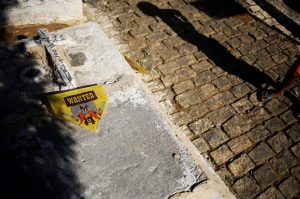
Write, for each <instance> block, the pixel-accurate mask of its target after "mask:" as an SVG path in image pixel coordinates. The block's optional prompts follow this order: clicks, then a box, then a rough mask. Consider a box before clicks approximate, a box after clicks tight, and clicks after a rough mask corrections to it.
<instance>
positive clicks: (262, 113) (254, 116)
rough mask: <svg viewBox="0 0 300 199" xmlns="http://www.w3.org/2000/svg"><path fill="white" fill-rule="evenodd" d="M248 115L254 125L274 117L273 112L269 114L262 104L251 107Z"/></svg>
mask: <svg viewBox="0 0 300 199" xmlns="http://www.w3.org/2000/svg"><path fill="white" fill-rule="evenodd" d="M247 116H248V117H249V118H250V119H251V120H252V122H253V124H254V125H256V124H259V123H262V122H264V121H266V120H267V119H269V118H271V117H272V115H271V114H269V113H268V112H267V111H266V110H265V109H264V108H263V107H260V106H256V107H254V108H253V109H251V110H250V111H249V112H248V113H247Z"/></svg>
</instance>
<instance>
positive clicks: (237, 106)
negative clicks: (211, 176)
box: [232, 98, 253, 113]
mask: <svg viewBox="0 0 300 199" xmlns="http://www.w3.org/2000/svg"><path fill="white" fill-rule="evenodd" d="M232 107H233V108H234V110H236V112H238V113H243V112H246V111H247V110H249V109H251V108H252V107H253V105H252V103H251V102H250V101H249V100H248V99H247V98H243V99H240V100H239V101H237V102H235V103H234V104H232Z"/></svg>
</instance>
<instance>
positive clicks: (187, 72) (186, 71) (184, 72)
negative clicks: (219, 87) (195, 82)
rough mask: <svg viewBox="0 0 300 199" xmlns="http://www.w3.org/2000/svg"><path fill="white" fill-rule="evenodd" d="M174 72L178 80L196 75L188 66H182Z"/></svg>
mask: <svg viewBox="0 0 300 199" xmlns="http://www.w3.org/2000/svg"><path fill="white" fill-rule="evenodd" d="M176 74H177V75H178V77H179V80H181V81H184V80H188V79H190V78H193V77H195V76H196V75H197V73H196V72H195V71H194V70H193V69H191V68H190V67H183V68H181V69H179V70H177V71H176Z"/></svg>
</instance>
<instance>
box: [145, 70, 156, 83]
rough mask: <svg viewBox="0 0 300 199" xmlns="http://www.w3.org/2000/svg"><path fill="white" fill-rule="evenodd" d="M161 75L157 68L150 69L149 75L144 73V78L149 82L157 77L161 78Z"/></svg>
mask: <svg viewBox="0 0 300 199" xmlns="http://www.w3.org/2000/svg"><path fill="white" fill-rule="evenodd" d="M159 77H160V75H159V73H158V72H157V70H155V69H150V70H149V73H148V74H147V75H143V77H142V79H143V81H144V82H146V83H148V82H151V81H153V80H155V79H159Z"/></svg>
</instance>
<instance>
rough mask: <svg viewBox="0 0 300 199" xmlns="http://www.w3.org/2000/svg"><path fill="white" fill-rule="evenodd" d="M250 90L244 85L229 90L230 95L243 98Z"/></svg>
mask: <svg viewBox="0 0 300 199" xmlns="http://www.w3.org/2000/svg"><path fill="white" fill-rule="evenodd" d="M250 91H251V89H250V88H249V86H248V85H247V84H246V83H243V84H240V85H237V86H234V87H233V88H231V92H232V94H233V95H234V96H235V97H237V98H240V97H243V96H245V95H247V94H248V93H250Z"/></svg>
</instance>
